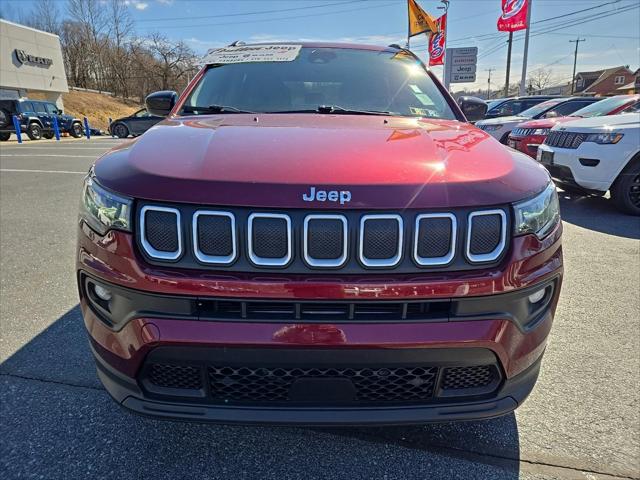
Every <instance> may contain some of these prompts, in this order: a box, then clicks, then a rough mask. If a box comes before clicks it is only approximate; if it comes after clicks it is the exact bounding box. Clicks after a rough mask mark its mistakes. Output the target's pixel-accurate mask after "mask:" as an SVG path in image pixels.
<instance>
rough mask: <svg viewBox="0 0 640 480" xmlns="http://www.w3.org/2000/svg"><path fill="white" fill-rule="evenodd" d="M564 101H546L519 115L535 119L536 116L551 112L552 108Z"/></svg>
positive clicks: (559, 99) (558, 99)
mask: <svg viewBox="0 0 640 480" xmlns="http://www.w3.org/2000/svg"><path fill="white" fill-rule="evenodd" d="M564 101H565V99H562V98H556V99H553V100H546V101H544V102H542V103H538V104H537V105H534V106H533V107H530V108H527V109H526V110H523V111H522V112H520V115H522V116H523V117H526V118H537V117H538V115H542V114H544V113H546V112H547V110H551V109H552V108H553V107H555V106H556V105H558V104H559V103H561V102H564Z"/></svg>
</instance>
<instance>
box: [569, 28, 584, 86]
mask: <svg viewBox="0 0 640 480" xmlns="http://www.w3.org/2000/svg"><path fill="white" fill-rule="evenodd" d="M580 42H586V39H584V38H580V37H578V38H576V39H575V40H569V43H575V44H576V51H575V53H574V54H573V75H572V77H571V95H573V92H575V90H576V64H577V63H578V45H580Z"/></svg>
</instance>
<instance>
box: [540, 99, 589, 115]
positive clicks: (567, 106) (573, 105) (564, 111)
mask: <svg viewBox="0 0 640 480" xmlns="http://www.w3.org/2000/svg"><path fill="white" fill-rule="evenodd" d="M590 103H591V102H581V101H575V102H564V103H561V104H560V105H558V106H557V107H554V108H552V109H551V110H549V111H548V112H547V113H545V114H544V117H545V118H553V117H566V116H567V115H571V114H572V113H573V112H575V111H577V110H580V109H581V108H582V107H584V106H585V105H586V104H590Z"/></svg>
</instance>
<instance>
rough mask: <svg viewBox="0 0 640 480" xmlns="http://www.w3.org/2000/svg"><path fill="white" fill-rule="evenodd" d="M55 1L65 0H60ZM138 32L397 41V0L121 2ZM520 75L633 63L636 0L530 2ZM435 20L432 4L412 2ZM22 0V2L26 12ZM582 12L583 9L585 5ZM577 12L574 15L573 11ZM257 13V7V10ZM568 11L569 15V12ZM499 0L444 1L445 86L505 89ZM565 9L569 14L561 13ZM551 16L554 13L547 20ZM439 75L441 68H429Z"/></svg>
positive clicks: (638, 36)
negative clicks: (463, 55)
mask: <svg viewBox="0 0 640 480" xmlns="http://www.w3.org/2000/svg"><path fill="white" fill-rule="evenodd" d="M0 1H4V0H0ZM60 2H61V3H60V5H61V7H63V3H64V0H60ZM126 2H127V4H128V6H129V8H130V10H131V14H132V17H133V19H134V20H135V27H136V32H137V34H138V35H145V34H148V33H151V32H157V31H159V32H162V33H164V34H165V35H166V36H167V37H169V38H170V39H172V40H183V41H185V42H186V43H187V44H188V45H189V46H191V47H192V48H193V49H194V50H195V51H196V52H197V53H204V52H206V51H207V50H208V49H209V48H212V47H216V46H223V45H228V44H229V43H231V42H232V41H234V40H242V41H245V42H247V43H249V42H256V41H260V42H269V41H296V40H300V41H302V40H318V41H340V42H357V43H359V42H361V43H372V44H377V45H388V44H390V43H399V44H404V43H405V42H406V29H407V7H406V5H407V2H406V0H126ZM532 2H533V3H532V19H531V20H532V26H531V38H530V47H529V61H528V69H529V71H531V70H535V69H539V68H544V69H548V70H550V71H551V74H552V79H553V83H554V84H559V83H565V84H566V83H567V82H568V81H569V80H570V79H571V73H572V68H573V57H574V55H573V54H574V48H575V43H570V42H569V41H570V40H571V39H575V38H578V37H579V38H584V39H585V40H586V41H585V42H581V43H580V44H579V52H578V68H577V70H578V71H587V70H598V69H601V68H606V67H613V66H619V65H630V67H631V69H632V70H635V69H636V68H638V66H639V64H640V0H617V1H616V0H532ZM418 3H419V4H420V5H421V6H422V8H423V9H425V10H426V11H427V12H429V13H431V14H432V15H433V16H439V15H440V14H441V12H442V11H441V10H439V9H438V7H439V6H440V5H441V3H440V1H439V0H418ZM29 4H30V0H22V1H21V2H20V6H21V8H28V7H29ZM587 9H588V10H587ZM578 11H582V12H580V13H574V12H578ZM259 12H262V13H259ZM572 13H574V14H572ZM499 14H500V0H451V1H450V6H449V28H448V32H447V33H448V45H447V46H449V47H469V46H477V47H478V67H477V81H476V83H475V84H472V83H466V84H456V85H452V87H453V90H454V91H457V90H462V89H463V88H467V89H474V88H486V87H487V79H488V75H489V72H488V69H493V71H492V72H491V78H492V86H493V88H497V87H498V86H502V85H504V82H505V66H506V54H507V48H506V40H507V36H508V34H507V33H503V32H498V31H497V29H496V20H497V18H498V16H499ZM570 14H572V15H570ZM553 17H560V18H553ZM523 37H524V34H523V32H518V33H516V34H514V44H513V53H512V66H511V83H513V82H517V81H519V79H520V76H521V69H522V58H523V48H524V41H523ZM426 44H427V39H426V36H425V35H421V36H416V37H413V38H412V39H411V48H412V49H413V50H414V51H415V52H416V53H417V54H418V55H419V56H420V57H421V58H423V59H425V57H426ZM433 70H434V72H435V73H436V75H438V76H439V77H441V75H442V68H441V67H433Z"/></svg>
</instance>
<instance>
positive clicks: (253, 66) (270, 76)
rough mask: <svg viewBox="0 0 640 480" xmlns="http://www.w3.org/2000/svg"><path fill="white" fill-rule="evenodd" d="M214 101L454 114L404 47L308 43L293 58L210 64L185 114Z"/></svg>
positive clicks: (279, 108) (250, 107) (273, 108)
mask: <svg viewBox="0 0 640 480" xmlns="http://www.w3.org/2000/svg"><path fill="white" fill-rule="evenodd" d="M211 105H220V106H226V107H232V108H235V109H240V110H245V111H251V112H271V113H273V112H296V111H297V112H300V111H304V112H315V111H316V110H317V109H318V107H319V106H331V107H338V108H336V110H338V109H347V110H359V111H363V110H366V111H382V112H387V111H388V112H391V114H393V115H403V116H416V117H418V116H423V117H432V118H446V119H451V120H453V119H455V118H456V116H455V114H454V112H453V110H451V108H450V106H449V104H448V103H447V101H446V99H445V97H444V96H443V95H442V94H441V93H440V91H439V90H438V88H437V87H436V85H435V83H434V82H433V80H432V78H431V77H430V76H429V74H428V73H427V71H426V70H425V69H424V68H423V66H422V65H421V64H420V63H418V62H417V61H416V59H415V58H414V57H413V56H411V55H409V54H407V53H405V52H402V51H399V52H398V51H374V50H360V49H352V48H330V47H322V48H311V47H304V48H302V49H301V50H300V53H299V55H298V56H297V58H296V59H295V60H293V61H287V62H252V63H234V64H225V65H212V66H210V67H209V68H208V69H207V71H206V72H205V74H204V75H203V77H202V79H201V80H200V82H199V83H198V85H197V86H196V87H195V89H194V90H193V91H192V92H191V94H190V95H189V96H188V98H187V99H186V101H185V103H184V106H183V109H182V113H183V114H193V113H195V114H200V113H210V110H211V109H209V112H207V108H208V107H210V106H211Z"/></svg>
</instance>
